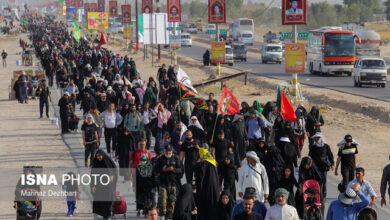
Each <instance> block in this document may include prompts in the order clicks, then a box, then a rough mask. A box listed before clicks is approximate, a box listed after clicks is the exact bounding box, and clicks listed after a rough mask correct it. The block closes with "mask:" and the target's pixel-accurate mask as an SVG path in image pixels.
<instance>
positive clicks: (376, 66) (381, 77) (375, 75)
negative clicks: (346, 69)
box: [353, 57, 387, 88]
mask: <svg viewBox="0 0 390 220" xmlns="http://www.w3.org/2000/svg"><path fill="white" fill-rule="evenodd" d="M353 82H354V86H355V87H362V85H363V84H365V85H377V86H378V87H379V86H381V87H382V88H385V87H386V83H387V67H386V62H385V60H383V59H382V58H379V57H362V58H358V59H357V60H356V63H355V68H354V71H353Z"/></svg>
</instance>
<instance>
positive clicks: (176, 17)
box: [167, 0, 181, 22]
mask: <svg viewBox="0 0 390 220" xmlns="http://www.w3.org/2000/svg"><path fill="white" fill-rule="evenodd" d="M167 7H168V8H167V11H168V22H181V5H180V0H167Z"/></svg>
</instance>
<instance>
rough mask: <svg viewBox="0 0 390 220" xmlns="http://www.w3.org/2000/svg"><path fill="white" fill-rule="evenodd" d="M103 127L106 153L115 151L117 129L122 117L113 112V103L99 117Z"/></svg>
mask: <svg viewBox="0 0 390 220" xmlns="http://www.w3.org/2000/svg"><path fill="white" fill-rule="evenodd" d="M99 117H100V119H101V120H102V121H103V125H104V138H105V141H106V148H107V153H109V154H110V153H111V144H112V150H113V151H115V150H116V144H117V140H116V139H117V127H118V125H119V124H120V123H121V122H122V120H123V118H122V116H121V115H120V114H119V113H117V112H116V111H115V103H110V105H109V106H108V109H107V110H106V111H104V112H102V113H101V114H100V115H99Z"/></svg>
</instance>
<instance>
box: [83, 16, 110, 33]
mask: <svg viewBox="0 0 390 220" xmlns="http://www.w3.org/2000/svg"><path fill="white" fill-rule="evenodd" d="M88 29H89V30H100V29H108V14H107V13H106V12H88Z"/></svg>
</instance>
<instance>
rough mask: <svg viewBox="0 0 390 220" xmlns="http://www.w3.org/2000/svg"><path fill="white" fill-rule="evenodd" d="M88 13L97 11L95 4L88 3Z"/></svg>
mask: <svg viewBox="0 0 390 220" xmlns="http://www.w3.org/2000/svg"><path fill="white" fill-rule="evenodd" d="M89 11H90V12H97V11H98V8H97V4H96V3H89Z"/></svg>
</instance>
